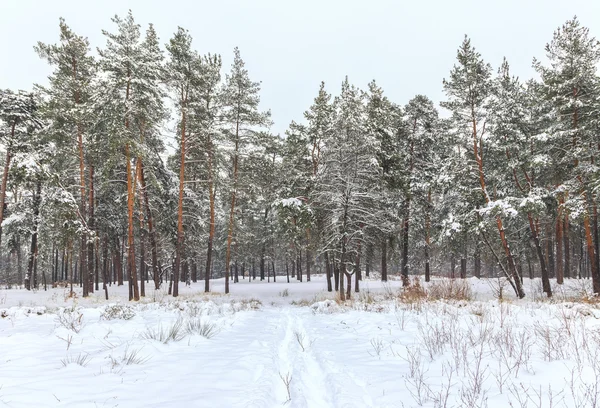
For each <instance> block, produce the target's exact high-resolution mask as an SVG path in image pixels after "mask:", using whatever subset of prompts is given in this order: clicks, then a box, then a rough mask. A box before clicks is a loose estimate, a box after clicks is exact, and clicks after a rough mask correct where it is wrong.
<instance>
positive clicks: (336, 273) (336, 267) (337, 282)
mask: <svg viewBox="0 0 600 408" xmlns="http://www.w3.org/2000/svg"><path fill="white" fill-rule="evenodd" d="M333 278H334V279H333V280H334V283H335V288H334V289H335V291H336V292H337V291H338V290H339V288H340V264H339V262H336V261H335V260H334V261H333Z"/></svg>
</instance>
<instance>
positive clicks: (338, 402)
mask: <svg viewBox="0 0 600 408" xmlns="http://www.w3.org/2000/svg"><path fill="white" fill-rule="evenodd" d="M313 279H314V280H313V282H310V283H306V282H305V283H296V282H294V283H290V284H287V283H279V282H278V283H277V284H273V283H270V284H266V283H258V282H252V283H248V282H240V283H239V284H235V285H232V292H234V294H233V295H228V296H222V295H218V294H216V293H215V294H211V295H204V294H202V293H201V292H200V290H201V287H202V284H201V283H198V284H197V285H192V287H189V288H185V289H184V290H182V296H181V297H180V298H179V299H173V298H172V297H169V296H162V295H161V293H155V294H153V295H149V296H148V298H147V299H145V300H144V301H143V302H140V303H138V304H135V303H129V302H127V301H124V300H123V298H122V296H126V287H125V289H124V290H123V287H121V288H115V287H113V288H112V290H113V292H111V300H110V301H109V302H104V301H102V293H96V294H95V295H94V297H91V298H88V299H81V298H78V299H75V300H73V299H68V298H67V299H66V300H65V298H64V296H63V290H61V289H54V290H52V291H49V292H46V293H44V292H43V291H40V292H38V293H31V292H26V291H23V290H6V291H0V302H2V304H0V316H4V317H2V318H0V387H1V388H0V406H9V407H117V406H118V407H181V406H185V407H281V406H289V407H309V408H313V407H407V408H408V407H421V406H422V407H440V408H442V407H493V408H495V407H511V406H512V407H569V408H570V407H581V408H583V407H593V406H597V405H596V404H598V403H599V402H600V324H599V319H600V309H598V306H597V305H596V304H595V303H585V302H573V301H569V299H571V298H577V297H581V296H580V295H581V291H587V290H589V288H588V283H585V282H581V281H569V282H568V283H567V284H566V285H564V286H563V289H562V292H561V291H560V290H557V293H558V294H559V296H557V298H556V299H554V300H552V301H548V300H545V299H543V298H541V297H536V299H535V300H531V299H529V300H525V301H518V300H515V299H514V296H512V294H511V293H510V292H508V291H505V292H504V297H505V300H504V301H499V300H497V299H494V298H493V294H494V293H495V292H496V286H495V285H497V282H489V283H488V282H487V281H486V280H476V279H469V280H467V281H466V284H467V285H468V286H470V288H471V291H472V297H473V300H426V299H423V298H419V297H410V296H400V295H399V293H400V288H399V286H400V285H399V282H397V281H394V282H390V284H389V285H382V284H381V283H380V282H376V281H365V282H363V286H362V288H363V292H362V294H361V295H360V296H355V299H354V300H352V301H350V302H346V303H345V304H340V303H339V302H336V301H335V300H334V296H333V294H329V293H327V292H324V291H323V290H322V289H323V287H324V282H323V279H322V277H315V278H313ZM438 282H439V281H438ZM525 282H526V287H527V290H528V294H530V293H531V292H532V291H534V290H536V289H535V288H536V285H538V284H539V282H537V281H533V282H529V281H527V280H526V281H525ZM221 284H222V281H221V282H219V281H217V282H216V284H215V285H214V288H216V289H218V288H219V285H221ZM424 286H425V288H426V289H427V290H429V291H433V290H434V287H433V286H432V285H429V284H428V285H424ZM286 288H287V289H288V292H287V294H286V293H284V290H285V289H286ZM561 293H562V297H561V296H560V294H561ZM353 295H356V294H353ZM529 297H530V298H531V297H532V296H529ZM292 303H294V304H292ZM304 305H306V306H304Z"/></svg>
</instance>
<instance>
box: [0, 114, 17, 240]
mask: <svg viewBox="0 0 600 408" xmlns="http://www.w3.org/2000/svg"><path fill="white" fill-rule="evenodd" d="M15 126H16V124H13V125H12V128H11V138H14V136H15ZM11 158H12V156H11V153H10V149H9V148H8V146H7V147H6V161H5V162H4V173H2V187H0V244H1V243H2V221H4V206H5V205H6V203H5V202H6V184H7V183H8V170H9V169H10V160H11Z"/></svg>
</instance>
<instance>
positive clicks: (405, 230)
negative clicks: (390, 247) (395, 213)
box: [402, 198, 410, 286]
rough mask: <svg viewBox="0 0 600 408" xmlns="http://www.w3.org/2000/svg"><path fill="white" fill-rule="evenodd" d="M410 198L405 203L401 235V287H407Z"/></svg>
mask: <svg viewBox="0 0 600 408" xmlns="http://www.w3.org/2000/svg"><path fill="white" fill-rule="evenodd" d="M409 212H410V198H407V202H406V215H405V217H404V226H403V234H402V286H408V284H409V282H408V233H409Z"/></svg>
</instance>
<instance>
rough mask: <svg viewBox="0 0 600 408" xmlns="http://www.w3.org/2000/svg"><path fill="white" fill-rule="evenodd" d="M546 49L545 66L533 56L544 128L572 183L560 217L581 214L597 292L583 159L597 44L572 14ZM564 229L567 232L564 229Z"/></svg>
mask: <svg viewBox="0 0 600 408" xmlns="http://www.w3.org/2000/svg"><path fill="white" fill-rule="evenodd" d="M545 50H546V57H547V58H548V61H549V66H545V65H543V64H542V63H541V62H540V61H538V60H535V59H534V62H533V66H534V68H535V69H536V71H537V72H538V73H539V74H540V76H541V79H542V83H541V86H540V89H539V95H540V96H541V98H542V99H541V100H542V101H543V102H544V103H545V104H546V106H547V114H548V117H549V118H551V119H550V121H549V123H548V126H547V127H546V129H544V130H545V132H546V134H548V135H549V137H550V140H549V142H550V146H551V148H552V149H551V155H552V156H553V157H555V158H556V163H557V165H559V166H561V168H564V169H567V170H568V171H567V172H565V173H566V174H564V173H563V180H561V181H562V182H563V183H564V185H565V186H572V187H570V188H569V187H567V188H566V191H565V192H564V194H563V195H562V196H561V198H560V200H561V203H560V204H561V207H562V208H564V209H565V210H566V211H565V212H564V216H563V215H562V213H561V217H563V223H564V225H568V216H569V213H579V214H581V218H582V219H583V225H584V232H585V239H586V244H587V253H588V257H589V260H590V265H591V270H592V280H593V286H594V293H600V272H599V262H598V257H599V255H600V251H599V250H598V241H599V240H598V233H597V231H598V221H597V204H596V200H595V197H594V195H593V194H591V192H590V185H589V178H588V177H587V172H588V171H587V165H586V163H585V161H586V160H589V161H590V164H593V162H594V156H596V155H597V150H598V149H597V143H596V141H595V130H594V129H595V128H596V127H597V125H595V124H596V123H597V114H596V113H597V110H596V106H597V102H596V101H597V95H598V91H597V89H598V78H597V75H596V72H597V65H598V62H599V61H600V43H599V42H598V40H596V39H595V38H594V37H592V36H590V34H589V30H588V29H587V28H585V27H582V26H581V25H580V23H579V21H578V20H577V18H576V17H575V18H573V19H572V20H569V21H567V22H566V23H565V24H564V25H563V26H562V27H561V28H559V29H558V30H556V31H555V33H554V36H553V39H552V41H551V42H550V43H548V44H547V45H546V48H545ZM565 153H566V154H565ZM572 190H574V191H572ZM579 197H581V199H579ZM563 233H564V234H567V235H568V234H569V231H568V228H567V229H566V231H564V232H563Z"/></svg>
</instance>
